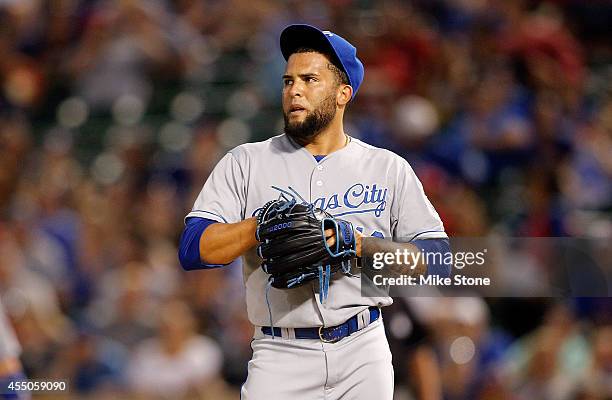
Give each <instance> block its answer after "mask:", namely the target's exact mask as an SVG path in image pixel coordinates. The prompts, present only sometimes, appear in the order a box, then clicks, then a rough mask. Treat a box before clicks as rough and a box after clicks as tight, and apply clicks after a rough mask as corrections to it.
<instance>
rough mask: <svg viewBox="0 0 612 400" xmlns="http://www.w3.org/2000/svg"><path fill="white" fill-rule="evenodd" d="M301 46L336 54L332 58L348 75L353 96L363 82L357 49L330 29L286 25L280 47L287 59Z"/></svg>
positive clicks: (281, 36) (303, 25)
mask: <svg viewBox="0 0 612 400" xmlns="http://www.w3.org/2000/svg"><path fill="white" fill-rule="evenodd" d="M300 47H310V48H313V49H315V50H322V52H323V53H327V54H330V55H332V56H335V60H331V61H332V62H333V63H334V64H336V65H337V66H339V67H341V68H342V70H343V71H344V72H345V73H346V75H347V76H348V80H349V84H350V85H351V87H352V88H353V97H352V98H355V95H356V94H357V90H358V89H359V86H360V85H361V82H363V74H364V70H363V64H362V63H361V61H360V60H359V59H358V58H357V49H356V48H355V46H353V45H352V44H350V43H349V42H348V41H347V40H346V39H344V38H343V37H342V36H339V35H336V34H335V33H333V32H330V31H322V30H320V29H319V28H315V27H314V26H311V25H305V24H296V25H289V26H288V27H286V28H285V29H284V30H283V32H282V33H281V35H280V48H281V52H282V53H283V57H285V60H289V56H290V55H291V54H293V53H294V52H295V51H296V50H297V49H299V48H300Z"/></svg>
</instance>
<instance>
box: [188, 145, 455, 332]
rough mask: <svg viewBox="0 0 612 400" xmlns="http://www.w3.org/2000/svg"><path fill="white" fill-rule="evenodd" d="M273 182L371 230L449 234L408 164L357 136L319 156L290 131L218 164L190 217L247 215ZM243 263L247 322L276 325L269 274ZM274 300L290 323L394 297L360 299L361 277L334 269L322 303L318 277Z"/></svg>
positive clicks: (338, 316) (344, 313) (280, 317)
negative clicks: (317, 158)
mask: <svg viewBox="0 0 612 400" xmlns="http://www.w3.org/2000/svg"><path fill="white" fill-rule="evenodd" d="M272 186H277V187H280V188H283V189H285V190H287V189H288V188H289V187H291V188H293V189H294V190H295V191H297V192H298V193H299V194H300V195H301V196H302V197H303V198H304V199H305V200H307V201H309V202H311V203H313V204H314V205H315V206H317V207H319V208H322V209H324V210H325V211H327V212H329V213H330V214H331V215H333V216H335V217H339V218H342V219H345V220H348V221H350V222H352V223H353V225H354V226H355V228H356V229H358V230H360V231H361V232H362V233H363V234H364V235H366V236H368V235H369V236H378V237H387V238H389V237H391V238H394V239H396V240H404V241H405V240H409V239H411V238H413V237H415V236H417V235H418V238H419V239H427V238H445V237H447V236H446V233H445V232H444V227H443V225H442V221H441V220H440V218H439V216H438V214H437V213H436V211H435V210H434V208H433V206H432V205H431V203H430V202H429V200H428V199H427V196H425V193H424V192H423V187H422V185H421V183H420V182H419V180H418V178H417V177H416V175H415V173H414V171H413V170H412V168H411V167H410V165H409V164H408V162H407V161H406V160H404V159H403V158H401V157H399V156H398V155H396V154H394V153H392V152H390V151H388V150H384V149H380V148H377V147H374V146H371V145H368V144H366V143H364V142H362V141H360V140H357V139H354V138H352V139H351V141H350V142H349V143H348V145H347V146H345V147H344V148H342V149H340V150H338V151H335V152H333V153H332V154H329V155H328V156H326V157H325V158H324V159H323V160H321V161H320V162H317V161H316V160H315V158H314V157H313V156H312V155H311V154H310V153H309V152H308V151H307V150H306V149H305V148H304V147H301V146H299V145H297V144H295V143H294V142H293V141H292V140H291V139H289V138H288V137H287V136H286V135H280V136H275V137H273V138H270V139H268V140H266V141H264V142H258V143H246V144H243V145H240V146H238V147H236V148H234V149H232V150H230V151H229V152H228V153H227V154H226V155H225V156H224V157H223V158H222V159H221V161H219V163H218V164H217V165H216V167H215V169H214V170H213V172H212V173H211V175H210V176H209V177H208V179H207V181H206V183H205V184H204V187H203V189H202V191H201V192H200V194H199V195H198V197H197V199H196V201H195V204H194V207H193V210H192V211H191V212H190V213H189V214H188V215H187V218H189V217H202V218H208V219H212V220H216V221H219V222H226V223H234V222H239V221H242V220H244V219H246V218H249V217H252V216H254V215H256V212H257V210H258V209H259V208H260V207H262V206H263V205H264V204H265V203H266V202H267V201H269V200H272V199H276V198H278V197H279V194H280V193H279V192H278V191H277V190H275V189H273V188H272ZM298 201H299V200H298ZM204 256H205V255H204ZM244 261H245V262H244V263H243V269H244V271H243V273H244V280H245V285H246V302H247V311H248V316H249V320H250V321H251V323H252V324H254V325H256V326H267V325H270V318H269V313H268V307H267V304H266V298H265V292H266V284H267V280H268V275H267V274H266V273H265V272H264V271H263V270H262V269H261V268H259V261H260V260H259V259H257V258H256V257H245V260H244ZM268 299H269V303H270V308H271V313H272V318H273V324H274V326H276V327H285V328H298V327H317V326H334V325H338V324H341V323H343V322H344V321H346V320H347V319H349V318H350V317H352V316H353V315H355V314H357V313H358V312H360V311H362V310H363V309H365V308H366V307H368V306H373V305H378V306H387V305H389V304H391V303H392V300H391V298H389V297H384V298H381V297H377V298H367V297H362V296H361V280H360V279H359V278H356V277H350V276H347V275H344V274H342V273H341V272H338V273H336V274H334V275H333V277H332V279H331V282H330V287H329V294H328V298H327V300H326V301H325V302H324V304H321V303H320V301H319V296H318V281H316V280H315V281H313V282H311V283H308V284H306V285H303V286H300V287H298V288H294V289H286V290H283V289H275V288H270V291H269V293H268Z"/></svg>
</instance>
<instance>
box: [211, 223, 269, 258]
mask: <svg viewBox="0 0 612 400" xmlns="http://www.w3.org/2000/svg"><path fill="white" fill-rule="evenodd" d="M256 229H257V220H256V219H255V218H248V219H245V220H244V221H240V222H236V223H234V224H224V223H218V224H213V225H211V226H209V227H208V228H207V229H206V230H205V231H204V233H203V234H202V236H201V237H200V258H201V259H202V262H204V263H207V264H228V263H230V262H232V261H234V260H235V259H236V258H238V257H240V256H241V255H242V254H244V253H245V252H246V251H247V250H249V249H250V248H252V247H253V246H255V245H256V244H257V239H255V230H256Z"/></svg>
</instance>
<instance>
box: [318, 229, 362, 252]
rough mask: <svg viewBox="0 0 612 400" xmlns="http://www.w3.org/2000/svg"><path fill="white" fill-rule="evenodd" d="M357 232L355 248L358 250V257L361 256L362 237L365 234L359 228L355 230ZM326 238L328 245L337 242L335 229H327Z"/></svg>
mask: <svg viewBox="0 0 612 400" xmlns="http://www.w3.org/2000/svg"><path fill="white" fill-rule="evenodd" d="M353 233H354V234H355V250H356V251H357V257H361V239H362V238H363V236H364V235H362V234H361V232H359V231H358V230H357V229H354V230H353ZM325 239H326V242H327V245H328V246H330V247H331V246H333V245H335V244H336V233H335V232H334V230H333V229H326V230H325Z"/></svg>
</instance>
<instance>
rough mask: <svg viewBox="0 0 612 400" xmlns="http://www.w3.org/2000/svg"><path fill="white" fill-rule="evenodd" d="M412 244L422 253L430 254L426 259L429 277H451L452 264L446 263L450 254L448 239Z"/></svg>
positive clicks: (428, 240)
mask: <svg viewBox="0 0 612 400" xmlns="http://www.w3.org/2000/svg"><path fill="white" fill-rule="evenodd" d="M411 243H412V244H414V245H415V246H416V247H418V248H419V249H420V250H421V252H423V253H428V254H429V255H428V256H427V258H426V260H427V261H428V264H427V274H428V275H439V276H441V277H444V278H447V277H450V276H451V269H452V263H449V264H446V263H444V261H445V260H449V258H447V257H446V255H447V254H449V253H450V243H449V241H448V239H447V238H443V239H418V240H413V241H412V242H411Z"/></svg>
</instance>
